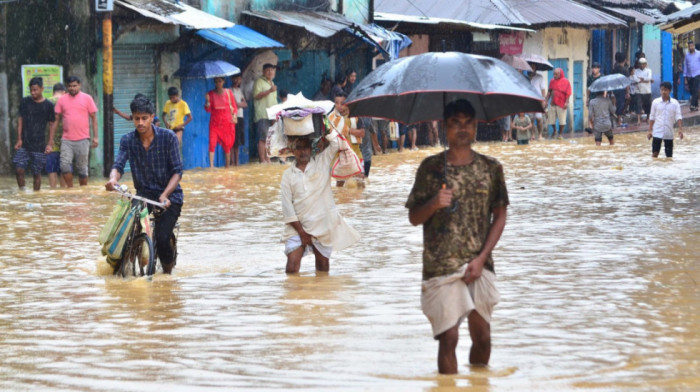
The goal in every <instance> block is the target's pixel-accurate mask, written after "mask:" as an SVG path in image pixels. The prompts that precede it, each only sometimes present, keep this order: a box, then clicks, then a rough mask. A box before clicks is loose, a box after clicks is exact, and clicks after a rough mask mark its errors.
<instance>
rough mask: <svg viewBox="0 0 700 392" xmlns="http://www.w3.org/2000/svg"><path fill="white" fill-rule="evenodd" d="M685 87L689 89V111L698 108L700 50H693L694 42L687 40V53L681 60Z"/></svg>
mask: <svg viewBox="0 0 700 392" xmlns="http://www.w3.org/2000/svg"><path fill="white" fill-rule="evenodd" d="M683 76H684V77H685V87H686V88H687V89H688V91H690V96H691V98H690V111H691V112H694V111H697V110H698V90H700V52H698V51H697V50H695V43H693V41H688V53H686V54H685V60H684V61H683Z"/></svg>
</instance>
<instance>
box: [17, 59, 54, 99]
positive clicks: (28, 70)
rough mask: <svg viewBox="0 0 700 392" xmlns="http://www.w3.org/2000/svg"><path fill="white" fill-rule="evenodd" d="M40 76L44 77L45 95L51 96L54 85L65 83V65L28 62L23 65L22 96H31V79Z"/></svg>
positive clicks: (46, 96)
mask: <svg viewBox="0 0 700 392" xmlns="http://www.w3.org/2000/svg"><path fill="white" fill-rule="evenodd" d="M35 76H40V77H41V78H42V79H44V97H45V98H51V96H52V95H53V85H54V84H56V83H63V67H61V66H60V65H50V64H28V65H23V66H22V96H23V97H27V96H29V81H30V80H32V78H33V77H35Z"/></svg>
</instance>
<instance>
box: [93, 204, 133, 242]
mask: <svg viewBox="0 0 700 392" xmlns="http://www.w3.org/2000/svg"><path fill="white" fill-rule="evenodd" d="M127 211H129V201H128V200H125V199H119V200H117V205H115V206H114V208H113V209H112V214H111V215H110V216H109V219H107V223H105V225H104V227H103V228H102V231H100V235H99V236H98V237H97V240H98V241H99V242H100V245H104V244H105V243H106V242H107V241H109V240H110V239H111V238H112V237H113V236H114V233H115V232H116V231H117V229H118V228H119V224H120V223H121V221H122V218H124V215H126V213H127Z"/></svg>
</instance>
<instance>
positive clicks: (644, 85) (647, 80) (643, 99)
mask: <svg viewBox="0 0 700 392" xmlns="http://www.w3.org/2000/svg"><path fill="white" fill-rule="evenodd" d="M638 63H639V68H637V69H635V70H634V81H635V82H637V124H639V123H640V122H641V118H642V110H644V113H645V114H646V115H647V118H646V119H645V121H647V122H648V121H649V111H650V110H651V84H652V83H654V79H652V72H651V68H649V67H647V59H645V58H644V57H641V58H640V59H639V61H638Z"/></svg>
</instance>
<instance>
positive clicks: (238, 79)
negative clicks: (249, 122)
mask: <svg viewBox="0 0 700 392" xmlns="http://www.w3.org/2000/svg"><path fill="white" fill-rule="evenodd" d="M231 81H232V82H233V96H234V97H236V106H238V112H237V114H238V122H236V140H234V142H233V154H232V155H231V159H232V161H231V164H232V165H234V166H238V164H239V163H240V162H239V160H238V150H239V149H240V148H241V147H242V146H245V136H246V135H245V133H246V132H245V118H244V117H245V114H244V113H243V109H245V108H247V107H248V101H246V100H245V96H244V95H243V90H242V89H241V83H242V82H243V77H242V76H241V74H237V75H233V77H232V78H231Z"/></svg>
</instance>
